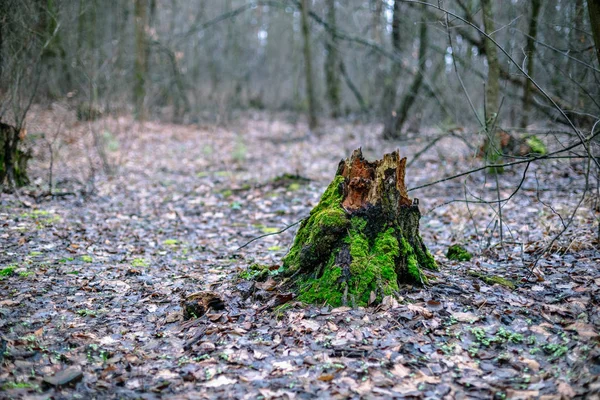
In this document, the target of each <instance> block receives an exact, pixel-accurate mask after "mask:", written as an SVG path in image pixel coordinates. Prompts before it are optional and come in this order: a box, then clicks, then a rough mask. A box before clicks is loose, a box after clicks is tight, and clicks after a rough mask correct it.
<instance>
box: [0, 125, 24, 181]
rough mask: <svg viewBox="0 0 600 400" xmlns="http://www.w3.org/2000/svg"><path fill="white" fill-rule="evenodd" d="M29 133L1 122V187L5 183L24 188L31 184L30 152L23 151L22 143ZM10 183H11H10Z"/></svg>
mask: <svg viewBox="0 0 600 400" xmlns="http://www.w3.org/2000/svg"><path fill="white" fill-rule="evenodd" d="M26 134H27V131H26V130H25V129H24V128H22V129H20V130H18V129H17V128H15V127H13V126H11V125H8V124H4V123H2V122H0V187H1V186H2V185H3V184H4V183H5V182H8V183H14V184H16V185H17V186H24V185H27V184H28V183H29V178H28V177H27V162H28V161H29V159H30V158H31V155H30V152H29V151H23V150H21V148H20V147H21V146H20V144H21V142H22V141H23V139H24V138H25V135H26ZM9 181H10V182H9Z"/></svg>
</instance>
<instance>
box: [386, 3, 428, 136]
mask: <svg viewBox="0 0 600 400" xmlns="http://www.w3.org/2000/svg"><path fill="white" fill-rule="evenodd" d="M422 11H423V14H422V16H421V26H420V27H419V67H418V68H419V70H418V71H417V73H416V74H415V77H414V80H413V82H412V84H411V85H410V88H409V89H408V92H407V93H406V95H405V96H404V99H402V103H401V105H400V108H399V109H398V113H397V117H396V121H395V124H394V126H393V131H392V132H390V134H391V135H392V137H393V138H394V139H398V138H400V136H401V134H402V127H403V126H404V124H405V122H406V119H407V118H408V113H409V111H410V109H411V107H412V105H413V104H414V101H415V99H416V97H417V94H418V93H419V89H420V88H421V84H422V83H423V74H424V73H425V62H426V61H427V47H428V39H427V21H426V18H425V6H422Z"/></svg>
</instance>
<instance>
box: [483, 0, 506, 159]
mask: <svg viewBox="0 0 600 400" xmlns="http://www.w3.org/2000/svg"><path fill="white" fill-rule="evenodd" d="M493 4H494V3H493V0H481V10H482V12H483V27H484V30H485V33H486V34H487V35H491V34H492V33H493V32H494V10H493ZM484 48H485V54H486V57H487V62H488V75H487V85H486V88H485V89H486V90H485V96H486V97H485V121H486V122H485V125H486V126H485V128H486V132H487V134H488V137H487V140H486V144H485V145H484V152H485V157H486V159H487V160H489V161H495V160H496V159H497V158H498V157H499V155H500V153H501V151H500V137H499V136H498V135H497V134H496V132H497V129H495V127H496V125H497V121H496V120H497V117H498V115H497V113H498V97H499V94H500V63H499V61H498V51H497V49H496V45H495V44H494V43H493V42H492V41H491V40H489V39H487V38H486V39H485V40H484Z"/></svg>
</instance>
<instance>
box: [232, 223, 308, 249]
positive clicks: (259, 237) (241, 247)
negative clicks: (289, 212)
mask: <svg viewBox="0 0 600 400" xmlns="http://www.w3.org/2000/svg"><path fill="white" fill-rule="evenodd" d="M306 218H307V217H304V218H302V219H301V220H298V221H296V222H294V223H293V224H291V225H288V226H286V227H285V228H283V229H282V230H280V231H278V232H273V233H265V234H264V235H260V236H257V237H255V238H254V239H252V240H250V241H249V242H246V243H244V244H243V245H241V246H240V247H238V248H237V249H236V250H235V251H240V250H241V249H243V248H244V247H246V246H248V245H249V244H250V243H252V242H255V241H257V240H259V239H262V238H264V237H267V236H273V235H279V234H281V233H283V232H285V231H287V230H288V229H290V228H292V227H294V226H296V225H298V224H299V223H301V222H302V221H304V220H305V219H306Z"/></svg>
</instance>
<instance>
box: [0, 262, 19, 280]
mask: <svg viewBox="0 0 600 400" xmlns="http://www.w3.org/2000/svg"><path fill="white" fill-rule="evenodd" d="M16 268H17V267H16V266H15V265H9V266H8V267H6V268H4V269H1V270H0V279H1V278H3V277H6V276H11V275H12V274H13V273H14V272H15V269H16Z"/></svg>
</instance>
